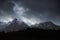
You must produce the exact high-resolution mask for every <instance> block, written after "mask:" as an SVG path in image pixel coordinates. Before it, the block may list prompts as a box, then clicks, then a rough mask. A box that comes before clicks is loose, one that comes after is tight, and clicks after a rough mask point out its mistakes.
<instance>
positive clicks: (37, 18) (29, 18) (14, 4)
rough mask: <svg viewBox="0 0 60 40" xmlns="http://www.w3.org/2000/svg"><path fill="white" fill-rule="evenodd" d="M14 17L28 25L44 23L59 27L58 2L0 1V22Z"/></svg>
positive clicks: (54, 0) (49, 0) (35, 0)
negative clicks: (48, 22)
mask: <svg viewBox="0 0 60 40" xmlns="http://www.w3.org/2000/svg"><path fill="white" fill-rule="evenodd" d="M15 17H16V18H18V19H21V20H23V21H24V22H25V23H27V24H28V25H32V24H35V23H39V22H44V21H52V22H54V23H55V24H57V25H60V0H0V21H7V20H8V21H12V20H13V19H14V18H15Z"/></svg>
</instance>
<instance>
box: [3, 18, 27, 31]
mask: <svg viewBox="0 0 60 40" xmlns="http://www.w3.org/2000/svg"><path fill="white" fill-rule="evenodd" d="M27 27H28V25H27V24H25V23H24V22H20V21H18V20H17V19H16V18H15V19H14V20H13V21H12V22H10V23H9V25H8V26H7V27H6V28H5V29H4V31H5V32H10V31H18V30H23V29H25V28H27Z"/></svg>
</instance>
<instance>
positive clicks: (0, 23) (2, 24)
mask: <svg viewBox="0 0 60 40" xmlns="http://www.w3.org/2000/svg"><path fill="white" fill-rule="evenodd" d="M6 26H7V24H6V23H5V22H0V31H2V30H3V29H4V28H5V27H6Z"/></svg>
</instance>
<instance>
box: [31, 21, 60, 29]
mask: <svg viewBox="0 0 60 40" xmlns="http://www.w3.org/2000/svg"><path fill="white" fill-rule="evenodd" d="M32 27H36V28H40V29H51V30H59V29H60V26H58V25H55V24H54V23H52V22H51V21H48V22H43V23H40V24H36V25H34V26H32Z"/></svg>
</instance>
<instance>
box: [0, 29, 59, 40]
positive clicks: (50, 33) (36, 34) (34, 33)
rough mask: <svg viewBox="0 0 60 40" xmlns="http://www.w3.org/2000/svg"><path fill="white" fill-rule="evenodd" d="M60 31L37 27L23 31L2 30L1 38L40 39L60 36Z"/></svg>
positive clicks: (18, 39)
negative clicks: (5, 31)
mask: <svg viewBox="0 0 60 40" xmlns="http://www.w3.org/2000/svg"><path fill="white" fill-rule="evenodd" d="M59 34H60V33H59V31H57V30H56V31H55V30H42V29H37V28H28V29H26V30H21V31H13V32H7V33H4V32H0V39H1V40H38V39H51V38H53V39H56V38H57V37H58V36H59Z"/></svg>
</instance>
